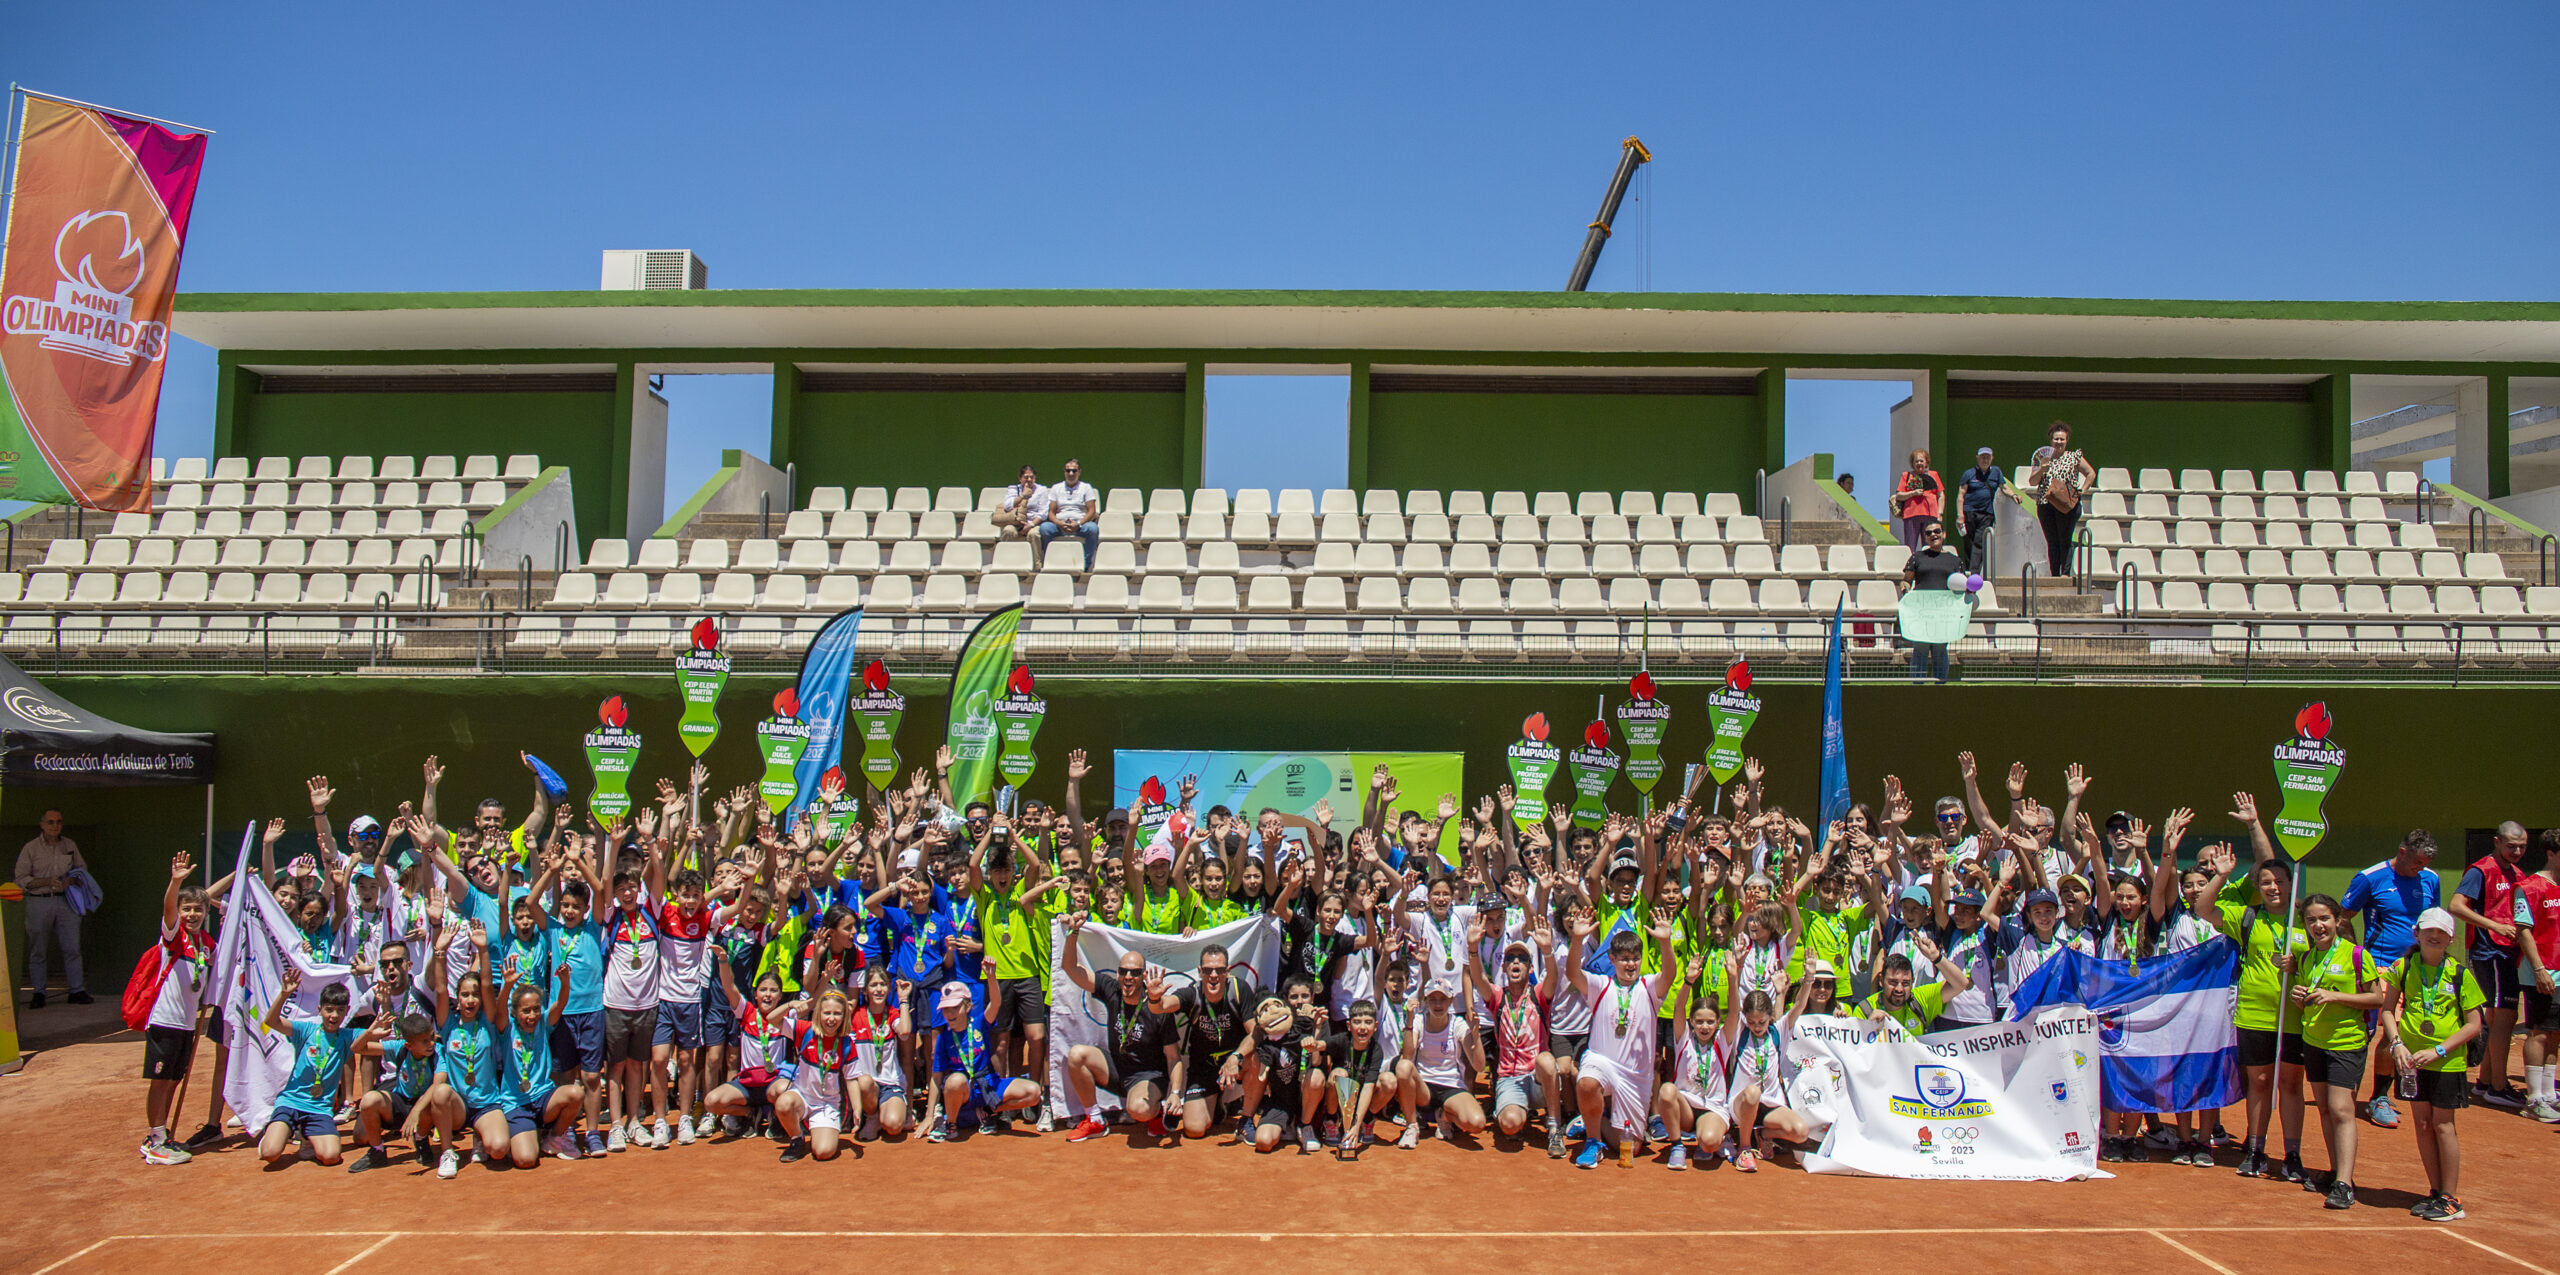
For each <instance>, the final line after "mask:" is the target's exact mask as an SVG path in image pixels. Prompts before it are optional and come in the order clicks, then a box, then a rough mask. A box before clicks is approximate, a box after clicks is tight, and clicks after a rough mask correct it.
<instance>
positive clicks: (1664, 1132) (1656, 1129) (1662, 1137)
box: [1645, 1116, 1671, 1142]
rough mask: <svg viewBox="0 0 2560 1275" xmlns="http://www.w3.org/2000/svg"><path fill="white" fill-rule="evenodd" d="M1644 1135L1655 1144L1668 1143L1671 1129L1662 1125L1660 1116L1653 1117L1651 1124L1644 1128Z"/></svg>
mask: <svg viewBox="0 0 2560 1275" xmlns="http://www.w3.org/2000/svg"><path fill="white" fill-rule="evenodd" d="M1645 1133H1646V1135H1647V1136H1649V1137H1651V1138H1652V1139H1653V1140H1654V1141H1656V1142H1669V1141H1670V1140H1671V1127H1670V1126H1669V1125H1666V1124H1664V1123H1662V1117H1660V1116H1655V1117H1654V1118H1653V1123H1651V1124H1649V1125H1646V1126H1645Z"/></svg>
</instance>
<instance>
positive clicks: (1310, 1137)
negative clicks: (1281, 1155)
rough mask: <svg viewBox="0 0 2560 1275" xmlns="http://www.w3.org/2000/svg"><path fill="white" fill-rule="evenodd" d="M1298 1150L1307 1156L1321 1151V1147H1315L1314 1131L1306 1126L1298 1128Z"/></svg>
mask: <svg viewBox="0 0 2560 1275" xmlns="http://www.w3.org/2000/svg"><path fill="white" fill-rule="evenodd" d="M1298 1149H1299V1150H1300V1151H1304V1152H1306V1153H1307V1154H1308V1155H1314V1154H1315V1153H1316V1152H1318V1151H1321V1150H1323V1148H1322V1147H1320V1146H1318V1145H1316V1131H1315V1130H1314V1129H1311V1128H1309V1127H1307V1126H1306V1125H1299V1126H1298Z"/></svg>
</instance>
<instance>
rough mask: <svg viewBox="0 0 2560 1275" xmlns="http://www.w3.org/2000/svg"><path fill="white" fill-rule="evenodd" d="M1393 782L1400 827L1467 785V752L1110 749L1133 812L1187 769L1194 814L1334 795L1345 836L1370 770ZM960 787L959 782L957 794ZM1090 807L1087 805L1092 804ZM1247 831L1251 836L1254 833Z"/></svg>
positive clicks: (1390, 823)
mask: <svg viewBox="0 0 2560 1275" xmlns="http://www.w3.org/2000/svg"><path fill="white" fill-rule="evenodd" d="M1381 765H1383V766H1385V767H1386V768H1387V774H1389V775H1390V776H1393V777H1394V779H1395V782H1396V792H1397V795H1396V799H1395V801H1394V802H1393V803H1392V806H1391V808H1390V810H1389V811H1388V814H1387V830H1388V832H1389V833H1390V834H1392V833H1393V832H1394V831H1395V824H1396V819H1395V812H1396V811H1401V810H1411V811H1414V812H1415V813H1417V814H1420V815H1422V816H1423V817H1424V818H1436V817H1437V816H1438V814H1439V809H1440V794H1442V793H1460V794H1462V795H1463V793H1464V792H1465V785H1464V783H1463V780H1464V778H1465V772H1466V765H1467V755H1466V754H1465V753H1334V752H1322V753H1248V752H1177V751H1173V750H1169V749H1137V748H1123V749H1118V750H1116V751H1114V752H1113V753H1112V754H1111V803H1112V804H1113V805H1115V806H1125V807H1127V808H1128V809H1129V810H1131V811H1132V812H1134V811H1136V810H1137V809H1138V807H1139V806H1140V805H1141V804H1142V803H1141V801H1140V798H1139V788H1140V786H1141V785H1143V784H1145V783H1146V781H1147V779H1148V778H1149V777H1150V776H1152V777H1155V778H1157V779H1159V780H1161V781H1162V782H1163V784H1164V789H1165V791H1166V792H1168V793H1170V792H1172V791H1174V789H1175V787H1176V786H1177V785H1178V784H1179V783H1180V782H1181V779H1182V777H1183V776H1184V775H1198V776H1199V777H1200V795H1199V797H1198V798H1197V799H1196V800H1195V801H1194V802H1193V808H1192V811H1191V813H1192V816H1193V817H1194V818H1198V817H1201V816H1204V815H1206V814H1207V813H1208V810H1209V807H1211V806H1225V807H1226V808H1227V809H1229V810H1232V811H1234V812H1236V817H1237V818H1239V819H1242V820H1244V821H1245V823H1246V824H1247V825H1251V824H1252V823H1253V817H1254V813H1255V812H1256V811H1259V810H1261V809H1262V808H1263V807H1264V806H1269V807H1271V808H1272V809H1274V810H1277V811H1279V812H1280V813H1282V814H1284V815H1297V816H1299V817H1301V818H1307V819H1313V818H1314V817H1315V812H1316V803H1317V802H1319V801H1329V802H1332V803H1333V825H1332V826H1333V830H1334V831H1335V832H1339V833H1341V834H1342V835H1343V836H1345V837H1348V836H1350V835H1351V830H1352V829H1353V828H1357V827H1359V826H1360V803H1361V802H1362V801H1363V800H1365V799H1366V798H1367V797H1368V795H1369V775H1370V773H1371V772H1372V771H1374V770H1376V769H1377V768H1378V767H1379V766H1381ZM958 791H959V790H958V789H957V788H954V789H953V792H954V794H955V795H956V794H957V793H958ZM1089 813H1090V812H1089ZM1250 835H1251V833H1250V832H1248V833H1247V836H1248V837H1250ZM1440 857H1441V858H1443V859H1447V860H1448V861H1449V862H1451V863H1456V862H1457V861H1458V821H1457V820H1455V819H1451V820H1450V821H1449V825H1448V826H1447V827H1445V828H1442V829H1441V830H1440Z"/></svg>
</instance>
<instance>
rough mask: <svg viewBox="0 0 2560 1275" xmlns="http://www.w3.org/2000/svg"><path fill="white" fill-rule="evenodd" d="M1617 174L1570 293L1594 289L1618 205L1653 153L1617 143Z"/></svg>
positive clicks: (1633, 142) (1587, 237)
mask: <svg viewBox="0 0 2560 1275" xmlns="http://www.w3.org/2000/svg"><path fill="white" fill-rule="evenodd" d="M1618 146H1619V151H1618V171H1617V172H1616V173H1615V174H1613V175H1611V176H1610V178H1609V193H1608V195H1607V196H1606V197H1604V198H1602V199H1601V201H1600V216H1599V218H1598V219H1597V220H1595V221H1593V222H1592V223H1591V226H1590V233H1589V234H1587V235H1585V236H1583V239H1582V255H1581V256H1580V257H1578V258H1576V259H1575V260H1574V263H1573V278H1572V280H1571V281H1569V282H1567V283H1566V284H1565V285H1564V290H1565V291H1567V292H1581V291H1583V290H1584V289H1586V288H1588V287H1590V286H1591V268H1592V267H1594V266H1597V265H1599V264H1600V249H1601V247H1602V246H1603V245H1605V244H1607V243H1608V242H1609V223H1611V222H1613V221H1616V220H1617V219H1618V203H1619V201H1620V200H1623V199H1625V198H1626V197H1627V183H1628V182H1630V181H1633V180H1634V179H1635V175H1636V166H1637V165H1639V164H1645V163H1650V162H1652V160H1653V152H1652V151H1649V150H1646V149H1645V148H1644V143H1643V142H1640V141H1638V140H1636V139H1635V138H1632V137H1630V138H1628V139H1627V140H1625V141H1623V142H1620V143H1618Z"/></svg>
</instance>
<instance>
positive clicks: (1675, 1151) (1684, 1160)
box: [1662, 1142, 1689, 1173]
mask: <svg viewBox="0 0 2560 1275" xmlns="http://www.w3.org/2000/svg"><path fill="white" fill-rule="evenodd" d="M1662 1163H1663V1166H1664V1167H1666V1168H1668V1169H1670V1170H1671V1171H1672V1172H1674V1173H1682V1172H1686V1171H1687V1170H1688V1168H1689V1148H1688V1147H1686V1146H1684V1145H1682V1144H1680V1143H1677V1142H1674V1143H1672V1144H1671V1154H1669V1155H1666V1156H1664V1157H1663V1158H1662Z"/></svg>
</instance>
